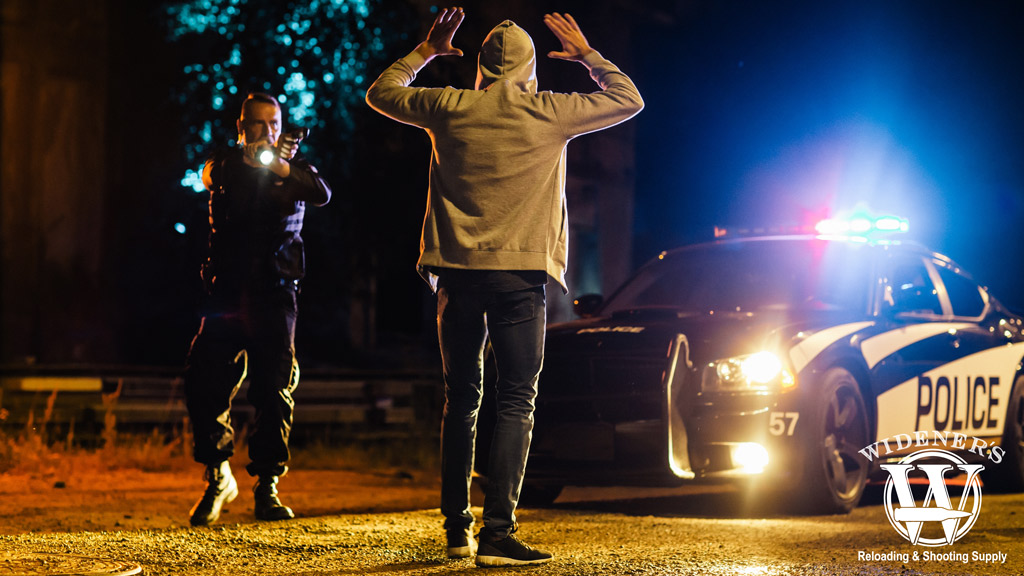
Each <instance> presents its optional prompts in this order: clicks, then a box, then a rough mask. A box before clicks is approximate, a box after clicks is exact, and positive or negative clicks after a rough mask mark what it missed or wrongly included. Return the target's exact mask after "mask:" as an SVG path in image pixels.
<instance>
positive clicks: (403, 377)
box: [0, 370, 443, 442]
mask: <svg viewBox="0 0 1024 576" xmlns="http://www.w3.org/2000/svg"><path fill="white" fill-rule="evenodd" d="M247 388H248V381H246V382H243V384H242V388H241V389H240V390H239V391H238V394H237V395H236V396H235V401H234V402H233V406H232V411H231V415H232V424H233V426H234V427H235V429H236V430H241V429H242V428H243V427H245V426H246V425H247V424H249V423H251V421H252V418H253V409H252V407H251V406H250V405H249V404H248V402H247V401H246V400H245V394H246V390H247ZM293 397H294V399H295V415H294V417H295V422H294V425H293V427H292V436H293V438H295V439H296V440H297V441H301V440H302V439H306V438H320V439H338V438H363V439H373V438H389V437H390V438H402V437H411V436H414V435H422V434H436V433H437V430H438V429H439V423H440V418H441V416H440V415H441V410H442V407H443V385H442V383H441V378H440V374H439V373H436V374H434V373H431V372H429V371H426V370H416V371H379V372H376V371H368V372H313V373H303V375H302V378H301V380H300V382H299V386H298V388H296V390H295V392H294V394H293ZM187 422H188V412H187V410H186V409H185V396H184V384H183V380H182V377H181V374H180V372H175V371H167V370H164V371H160V370H147V371H130V370H122V371H117V370H113V371H107V372H102V373H92V374H88V373H85V374H83V373H79V374H74V373H51V374H39V373H36V374H21V375H18V374H7V375H0V430H2V431H4V432H5V433H7V434H12V433H14V434H16V433H17V432H18V431H19V430H25V429H27V428H32V429H38V428H39V427H40V426H45V427H46V429H47V430H49V431H51V433H54V434H60V433H61V432H62V431H63V432H64V433H65V434H66V433H67V432H68V431H73V434H74V436H75V438H76V439H79V440H80V441H82V442H89V441H90V440H91V439H93V438H99V436H100V435H101V434H102V433H103V430H105V429H110V428H111V427H112V426H114V427H116V430H117V431H118V432H119V433H121V432H145V433H149V432H152V431H154V430H157V431H160V432H165V433H168V434H171V433H176V432H179V431H181V430H182V429H183V427H184V426H186V425H187Z"/></svg>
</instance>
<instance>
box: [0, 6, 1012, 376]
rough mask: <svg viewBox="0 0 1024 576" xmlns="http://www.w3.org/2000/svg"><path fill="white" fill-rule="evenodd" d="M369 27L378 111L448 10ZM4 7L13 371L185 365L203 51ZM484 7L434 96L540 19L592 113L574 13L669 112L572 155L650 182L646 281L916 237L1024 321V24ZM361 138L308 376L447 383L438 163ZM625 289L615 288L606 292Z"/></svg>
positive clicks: (344, 158) (778, 10)
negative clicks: (428, 365) (426, 253)
mask: <svg viewBox="0 0 1024 576" xmlns="http://www.w3.org/2000/svg"><path fill="white" fill-rule="evenodd" d="M259 4H260V3H259V2H257V1H256V0H251V1H250V2H249V3H247V4H243V5H242V7H243V9H245V8H246V7H248V8H249V9H255V7H256V6H258V5H259ZM367 4H368V5H369V6H370V7H371V8H372V10H371V13H370V15H369V16H368V18H367V20H368V21H370V22H372V23H373V24H374V25H376V26H379V27H381V29H382V30H383V31H384V32H383V33H382V38H384V39H385V41H386V43H385V48H384V51H383V52H381V53H375V54H369V53H368V54H367V58H368V59H369V58H372V59H373V61H372V65H371V64H368V65H367V66H368V74H367V76H368V77H367V78H366V79H365V80H364V81H363V83H362V84H361V86H356V87H355V88H356V89H357V90H362V91H365V88H366V86H368V84H369V82H372V80H373V78H375V77H376V74H377V73H379V72H380V71H381V70H383V68H384V67H385V66H386V65H387V64H388V63H390V62H391V61H393V60H394V59H395V58H397V57H399V56H402V55H404V54H406V53H408V52H409V51H410V50H411V49H412V48H414V47H415V45H416V44H417V42H419V40H420V39H422V38H423V37H424V35H425V32H426V30H427V27H428V26H429V22H430V21H431V20H432V17H433V14H432V12H431V5H430V4H429V3H426V2H420V1H409V2H402V1H400V0H388V1H387V2H382V3H381V2H368V3H367ZM2 6H3V8H2V10H3V12H2V15H3V31H4V41H3V42H4V44H3V46H4V52H3V63H4V76H3V82H4V90H3V98H4V100H3V109H4V116H3V118H4V122H3V124H2V126H0V128H2V132H3V134H2V144H3V148H2V158H3V174H4V180H3V189H2V195H3V203H2V205H0V206H2V213H0V216H2V223H0V237H2V240H3V247H2V249H3V268H2V274H3V280H2V284H0V297H2V299H3V309H2V313H3V318H2V321H3V329H4V333H3V340H2V343H3V349H2V350H0V362H2V363H3V365H4V366H5V367H7V368H18V367H24V366H33V365H36V366H38V365H55V364H69V363H71V364H95V363H115V364H150V365H161V366H174V365H179V364H181V362H182V361H183V359H184V355H185V352H186V351H187V347H188V342H189V340H190V338H191V335H192V334H193V333H194V331H195V328H196V327H197V325H198V316H197V305H198V302H199V299H200V298H201V289H200V285H199V279H198V274H197V270H198V265H199V262H200V261H201V259H202V257H203V248H204V245H205V240H206V236H205V230H204V225H205V218H206V213H205V210H206V207H205V197H204V195H202V194H195V193H192V192H188V191H185V190H184V189H183V188H182V186H181V184H180V180H181V178H182V172H183V170H184V169H185V168H186V167H188V166H190V164H189V162H188V160H187V159H186V158H185V156H184V154H183V145H182V142H183V141H184V140H187V137H188V136H187V132H188V121H187V120H188V119H190V118H192V117H194V115H195V114H196V113H197V110H198V109H201V108H202V107H203V104H202V103H201V102H189V101H187V100H185V101H182V100H181V99H180V98H179V96H180V93H181V89H182V82H183V77H182V72H181V71H182V67H183V66H184V65H185V64H187V63H188V62H189V59H193V58H195V57H196V53H197V51H199V52H201V49H202V46H198V47H197V46H195V45H188V44H187V43H181V42H177V43H175V42H171V41H169V40H168V35H167V23H166V21H165V20H166V17H167V16H166V12H165V11H164V10H163V8H162V7H163V6H164V5H163V4H160V3H155V2H154V3H146V2H130V1H128V0H107V1H106V2H100V3H96V4H95V5H93V4H90V5H89V6H82V5H80V4H76V3H72V2H65V1H60V0H45V1H42V2H29V1H28V0H5V1H4V3H3V5H2ZM100 6H101V7H102V8H99V7H100ZM464 6H465V7H466V10H467V19H466V21H465V23H464V24H463V26H462V29H460V31H459V33H458V35H457V36H456V45H457V46H459V47H461V48H463V49H464V50H465V51H466V54H467V55H466V57H464V58H462V59H444V60H441V61H437V62H435V63H432V64H431V65H430V66H429V67H428V69H427V70H426V71H424V73H423V74H421V76H420V79H419V80H418V82H417V84H418V85H440V84H451V85H454V86H460V87H469V86H471V84H472V81H473V77H474V61H475V48H476V47H477V46H479V43H480V41H481V40H482V39H483V37H484V35H485V34H486V33H487V31H488V30H489V29H490V28H491V27H492V26H493V25H494V24H496V23H497V22H499V21H500V20H501V19H503V18H512V19H513V20H515V21H516V22H517V23H519V24H520V25H522V26H523V27H524V28H526V29H527V30H528V31H529V32H530V33H531V35H533V37H534V40H535V42H536V45H537V49H538V53H539V59H538V78H539V81H540V86H541V88H542V89H552V90H562V91H589V90H592V89H593V88H592V87H593V84H592V82H591V81H590V80H589V78H588V77H587V75H586V72H585V70H584V69H583V68H582V67H580V66H578V65H576V64H571V63H564V62H552V61H549V60H548V59H547V58H545V57H544V54H545V53H546V52H548V51H550V50H555V49H557V48H558V46H557V43H556V42H555V40H554V39H553V37H552V36H551V34H550V32H548V31H547V29H546V28H545V27H544V26H543V24H542V23H541V16H542V15H543V13H545V12H548V11H553V10H555V11H569V12H571V13H573V14H574V16H576V18H577V20H578V21H579V22H580V24H581V26H582V28H583V30H584V32H585V34H586V35H587V36H588V38H589V39H590V41H591V43H592V45H593V46H594V47H595V48H597V49H599V50H601V52H602V53H603V54H604V55H605V56H607V57H608V58H610V59H611V60H612V61H613V62H615V63H616V64H618V65H619V66H620V67H621V68H622V69H623V70H624V71H625V72H626V73H628V74H629V75H630V76H631V77H632V78H633V80H634V81H635V82H636V84H637V85H638V87H639V88H640V91H641V93H642V94H643V96H644V99H645V101H646V109H645V110H644V111H643V112H642V113H641V114H640V115H639V116H638V117H637V118H636V119H635V120H633V121H632V122H631V123H630V126H628V127H616V128H615V129H613V130H612V131H609V132H610V135H609V136H608V138H610V141H611V142H613V143H615V142H617V143H618V144H619V145H618V147H616V146H611V147H605V146H592V145H591V144H588V142H590V143H592V142H596V141H597V140H589V141H588V140H587V139H588V138H595V137H596V136H585V137H582V138H581V139H580V140H579V141H578V142H574V143H573V144H571V145H570V164H569V171H570V175H573V174H582V175H584V177H585V175H586V173H587V172H588V171H592V168H593V167H594V166H597V165H601V164H603V163H606V162H607V163H611V162H613V161H614V162H619V161H620V160H621V158H627V160H628V161H627V162H626V165H627V166H628V168H629V173H630V175H631V190H632V210H633V212H632V217H631V218H630V221H631V226H629V227H626V228H625V229H615V230H609V229H607V228H609V227H607V226H606V227H605V229H603V230H599V231H597V232H596V233H595V234H596V236H595V237H596V238H599V239H600V242H603V243H604V244H605V245H607V244H608V243H615V242H619V241H623V240H622V238H623V236H625V237H626V238H627V241H628V242H629V246H631V248H630V250H629V258H628V260H629V262H628V265H626V264H623V265H620V268H621V267H626V268H630V269H632V268H635V267H636V266H639V265H640V264H642V263H643V262H644V261H646V260H647V259H648V258H650V257H652V256H654V255H655V254H657V253H658V252H659V251H661V250H663V249H666V248H671V247H673V246H676V245H679V244H682V243H688V242H694V241H701V240H706V239H709V238H710V237H711V231H712V228H713V226H715V225H777V224H807V223H813V222H814V221H815V220H816V219H817V218H820V217H823V216H828V215H841V214H847V213H852V212H854V211H864V212H870V213H875V214H882V213H889V214H897V215H900V216H904V217H906V218H907V219H908V220H909V222H910V234H909V237H910V238H911V239H913V240H917V241H921V242H923V243H925V244H927V245H929V246H930V247H932V248H933V249H936V250H938V251H941V252H944V253H946V254H947V255H949V256H951V257H952V258H954V259H955V260H957V261H958V262H959V263H960V264H962V265H964V266H965V267H966V268H967V269H968V270H970V271H972V272H973V273H974V275H975V276H976V277H977V278H978V279H979V280H980V281H981V282H982V283H983V284H986V285H988V286H990V288H991V289H992V291H993V292H994V294H995V295H996V296H997V297H998V298H1000V299H1001V300H1003V301H1004V302H1005V303H1007V304H1009V305H1010V306H1011V307H1015V308H1017V309H1024V291H1022V281H1024V277H1022V274H1021V271H1020V269H1019V268H1020V265H1019V262H1020V261H1021V256H1022V249H1024V239H1022V234H1021V232H1020V231H1019V226H1020V222H1021V219H1022V216H1024V162H1022V160H1024V149H1022V148H1024V114H1022V112H1021V104H1020V103H1021V102H1024V86H1022V78H1021V76H1022V70H1024V67H1022V64H1024V35H1021V34H1020V30H1022V29H1024V27H1022V24H1024V20H1022V16H1024V8H1022V6H1021V4H1020V3H1017V2H988V3H973V2H953V1H948V0H942V1H929V2H923V1H885V2H881V1H879V2H872V1H869V2H812V1H800V2H795V1H782V2H746V1H736V0H732V1H700V0H692V1H682V0H680V1H669V0H665V1H638V2H627V1H617V0H599V1H594V2H582V1H569V2H539V1H533V2H531V1H525V0H524V1H518V0H507V1H504V2H500V3H495V2H478V3H466V4H465V5H464ZM268 21H269V19H268ZM253 26H255V24H252V25H251V26H250V28H251V27H253ZM254 33H255V32H254ZM369 68H373V70H372V71H369ZM240 98H241V96H239V97H238V99H237V100H238V101H237V102H230V101H229V102H228V103H226V105H225V108H224V110H223V111H222V112H220V113H219V115H218V118H219V120H220V122H221V131H222V132H224V133H223V134H220V135H218V137H223V138H227V139H230V138H232V137H233V136H234V134H233V121H234V118H235V117H236V116H237V108H238V102H240ZM200 111H201V110H200ZM349 113H350V115H351V118H352V129H351V132H346V133H344V134H342V133H341V132H340V131H339V130H335V129H331V130H322V131H319V132H317V131H314V133H313V134H312V135H311V137H310V141H309V142H308V143H307V146H308V148H307V152H308V153H309V154H310V155H311V156H313V157H314V158H315V159H318V167H319V168H320V171H321V172H322V173H323V174H325V175H326V176H327V178H328V180H329V181H330V182H331V184H332V186H333V188H334V191H335V196H334V199H333V201H332V202H331V204H330V205H328V206H327V207H325V208H322V209H316V208H310V209H309V210H308V211H307V221H306V233H305V234H304V236H305V238H306V241H307V256H308V268H309V276H308V278H307V281H306V283H305V286H304V289H303V293H302V295H301V300H300V320H299V342H298V347H299V354H300V358H301V359H302V361H303V363H304V364H305V365H308V366H314V367H318V366H319V367H330V366H395V365H401V364H405V363H420V362H430V361H434V356H436V351H435V348H436V345H435V344H434V339H435V337H434V334H433V308H432V307H433V301H432V298H431V295H430V294H429V291H428V290H427V288H426V285H425V284H423V283H422V281H421V280H420V279H419V277H418V276H417V275H416V273H415V269H414V265H415V261H416V258H417V255H418V240H419V227H420V224H421V221H422V214H423V203H424V198H425V194H424V193H425V187H426V171H427V162H428V158H429V141H428V139H427V138H426V136H425V134H423V133H422V132H421V131H419V130H416V129H413V128H410V127H406V126H402V125H399V124H397V123H395V122H393V121H391V120H388V119H386V118H383V117H380V116H379V115H376V114H375V113H373V112H372V111H370V110H369V109H368V108H367V107H366V106H365V104H363V105H360V106H353V107H352V108H351V110H349ZM183 134H184V136H183ZM602 142H603V141H602ZM595 150H597V151H598V152H600V151H602V150H603V151H604V152H600V153H595ZM583 187H584V188H585V187H586V185H584V186H583ZM581 197H582V198H584V200H585V199H586V198H587V196H586V195H585V194H584V195H582V196H581ZM574 198H575V197H574ZM581 204H582V205H581ZM587 209H588V207H587V206H586V202H585V201H584V202H582V203H577V204H575V205H571V206H570V210H571V211H575V210H581V211H586V210H587ZM177 223H181V224H183V225H184V226H185V227H186V230H187V231H186V232H185V233H184V234H180V233H178V232H175V231H174V225H175V224H177ZM616 228H619V227H616ZM581 238H584V237H583V236H581ZM584 239H585V238H584ZM600 242H599V243H600ZM587 266H588V263H587V261H585V260H584V261H581V262H580V263H579V267H580V268H586V267H587ZM621 274H624V271H621V270H611V269H608V268H606V269H605V270H604V271H603V272H602V275H603V276H604V278H605V282H604V283H603V284H605V285H607V284H609V283H611V284H614V283H615V282H617V277H618V276H619V275H621ZM609 278H611V280H609ZM583 284H585V283H584V282H577V286H571V288H573V289H574V290H577V289H580V288H579V285H583ZM592 286H593V283H591V284H589V285H587V286H586V287H587V288H591V287H592ZM555 290H557V289H555ZM555 290H549V293H550V292H553V291H555ZM574 295H578V294H577V293H575V292H571V293H570V294H569V297H572V296H574Z"/></svg>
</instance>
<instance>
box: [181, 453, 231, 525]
mask: <svg viewBox="0 0 1024 576" xmlns="http://www.w3.org/2000/svg"><path fill="white" fill-rule="evenodd" d="M203 477H204V478H205V479H206V492H205V493H204V494H203V497H202V498H200V499H199V502H196V505H195V506H193V507H192V510H191V511H190V512H189V514H190V515H191V518H190V519H189V521H190V522H191V523H192V525H193V526H206V525H207V524H212V523H214V522H216V521H217V518H220V509H221V508H222V507H223V506H224V505H225V504H227V503H228V502H231V501H232V500H234V499H235V498H236V497H237V496H238V484H237V483H236V482H235V477H234V476H232V475H231V466H229V465H228V463H227V461H224V462H221V463H220V464H218V465H217V466H207V467H206V473H205V474H204V475H203Z"/></svg>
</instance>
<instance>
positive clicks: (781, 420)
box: [768, 412, 800, 436]
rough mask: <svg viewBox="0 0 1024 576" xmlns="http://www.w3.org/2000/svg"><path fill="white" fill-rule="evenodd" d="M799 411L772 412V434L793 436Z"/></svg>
mask: <svg viewBox="0 0 1024 576" xmlns="http://www.w3.org/2000/svg"><path fill="white" fill-rule="evenodd" d="M799 419H800V413H799V412H772V414H771V416H770V417H769V419H768V432H769V433H771V435H772V436H792V435H793V429H794V428H796V421H797V420H799Z"/></svg>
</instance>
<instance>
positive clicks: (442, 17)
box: [416, 8, 466, 60]
mask: <svg viewBox="0 0 1024 576" xmlns="http://www.w3.org/2000/svg"><path fill="white" fill-rule="evenodd" d="M465 17H466V14H465V13H464V12H463V11H462V8H442V9H441V12H440V13H439V14H438V15H437V18H435V19H434V24H433V25H432V26H431V27H430V32H428V33H427V39H426V40H424V41H423V42H422V43H421V44H420V45H419V46H418V47H417V48H416V51H417V52H419V53H420V54H421V55H422V56H423V57H424V58H426V59H427V60H429V59H431V58H433V57H434V56H462V50H459V49H458V48H456V47H455V46H453V45H452V37H453V36H455V31H456V30H458V29H459V25H460V24H462V20H463V18H465Z"/></svg>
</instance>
